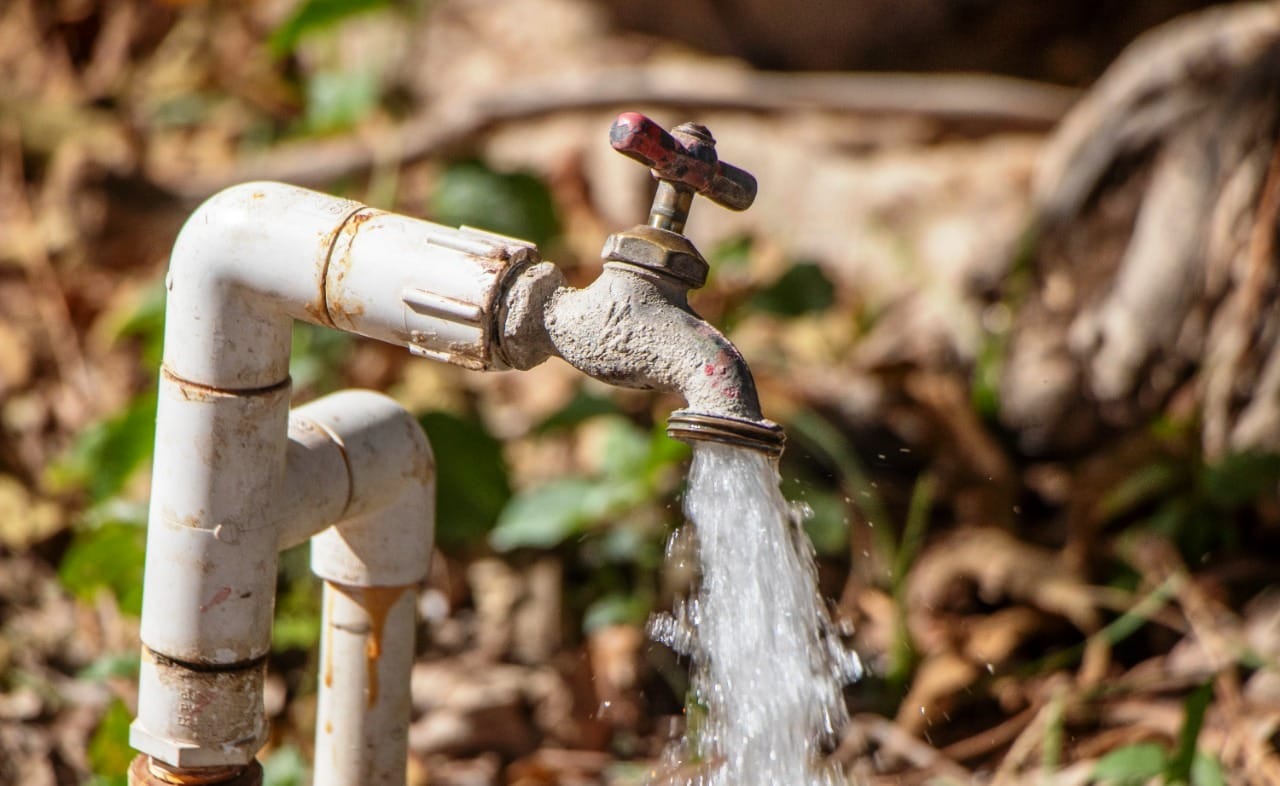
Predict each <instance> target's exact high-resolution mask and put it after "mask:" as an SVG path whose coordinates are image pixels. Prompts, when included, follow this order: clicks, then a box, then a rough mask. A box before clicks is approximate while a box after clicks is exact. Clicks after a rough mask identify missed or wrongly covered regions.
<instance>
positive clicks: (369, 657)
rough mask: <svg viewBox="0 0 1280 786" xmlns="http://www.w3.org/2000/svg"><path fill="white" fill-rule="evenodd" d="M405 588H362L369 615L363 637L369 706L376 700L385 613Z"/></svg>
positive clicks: (387, 612)
mask: <svg viewBox="0 0 1280 786" xmlns="http://www.w3.org/2000/svg"><path fill="white" fill-rule="evenodd" d="M407 589H409V588H408V587H407V586H399V587H365V588H364V589H363V590H362V594H363V596H364V597H363V600H364V603H363V605H364V610H365V613H366V614H368V615H369V638H367V639H365V644H364V655H365V667H366V668H367V669H368V672H367V675H368V681H367V685H368V686H369V687H368V702H369V706H370V707H372V706H373V705H374V704H376V703H377V701H378V659H379V658H380V657H382V633H383V630H384V629H385V628H386V626H387V615H388V614H390V613H391V607H392V606H394V605H395V604H396V601H398V600H400V596H401V595H403V594H404V591H405V590H407Z"/></svg>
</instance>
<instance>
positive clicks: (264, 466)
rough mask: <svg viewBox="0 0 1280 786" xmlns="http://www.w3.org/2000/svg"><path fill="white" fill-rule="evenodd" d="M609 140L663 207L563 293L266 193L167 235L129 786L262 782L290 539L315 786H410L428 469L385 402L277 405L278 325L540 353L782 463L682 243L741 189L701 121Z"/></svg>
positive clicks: (748, 196)
mask: <svg viewBox="0 0 1280 786" xmlns="http://www.w3.org/2000/svg"><path fill="white" fill-rule="evenodd" d="M610 142H611V144H612V145H613V147H614V148H615V149H616V150H618V151H619V152H621V153H623V154H625V155H627V156H629V157H631V158H633V159H635V160H637V161H639V162H641V163H643V164H645V165H647V166H649V167H650V169H651V170H652V172H653V174H654V176H655V177H656V178H657V179H658V186H657V193H656V196H655V198H654V202H653V207H652V209H651V211H650V217H649V223H648V224H643V225H639V226H635V227H632V228H631V229H628V230H626V231H623V232H619V233H617V234H614V235H612V236H610V237H609V238H608V240H607V241H606V242H605V245H604V250H603V253H602V256H603V257H604V259H605V264H604V270H603V272H602V273H601V274H600V276H599V278H597V279H596V281H595V282H593V283H592V284H591V285H590V286H588V287H586V288H583V289H575V288H572V287H569V286H567V285H566V284H565V279H564V276H563V275H562V274H561V273H560V271H559V270H558V269H557V268H556V267H555V266H554V265H552V264H550V263H547V262H543V261H542V260H541V258H540V256H539V253H538V249H537V248H536V247H534V246H533V245H532V244H530V243H527V242H524V241H522V240H518V239H515V238H510V237H505V236H501V235H496V234H493V233H489V232H484V231H481V230H477V229H472V228H469V227H461V228H457V229H455V228H451V227H444V226H440V225H438V224H433V223H431V222H427V221H421V220H418V219H414V218H410V217H407V216H401V215H396V214H393V213H389V212H386V211H382V210H377V209H374V208H370V207H367V206H365V205H361V204H359V203H357V202H353V201H350V200H346V199H340V198H337V197H332V196H328V195H325V194H319V193H316V192H313V191H307V190H304V189H300V188H296V187H293V186H289V185H284V184H281V183H247V184H243V185H239V186H234V187H232V188H229V189H226V190H225V191H222V192H221V193H219V194H216V195H214V196H213V197H211V198H210V199H209V200H208V201H206V202H205V203H204V204H203V205H201V206H200V207H199V208H197V209H196V211H195V212H194V213H193V214H192V215H191V217H190V218H189V219H188V220H187V222H186V224H185V225H184V226H183V229H182V231H181V232H180V233H179V236H178V239H177V241H176V242H175V244H174V248H173V252H172V255H171V258H170V267H169V272H168V275H167V276H166V280H165V286H166V289H167V290H168V301H167V303H166V312H165V313H166V321H165V343H164V363H163V367H162V369H161V373H160V382H159V406H158V411H157V422H156V450H155V458H154V462H153V475H152V485H151V489H152V491H151V500H150V509H149V517H148V531H147V557H146V570H145V576H144V583H143V609H142V625H141V638H142V643H143V647H142V666H141V669H140V673H139V688H138V716H137V718H136V719H135V720H134V722H133V725H132V726H131V729H130V743H131V744H132V746H133V747H134V748H135V749H137V750H138V751H139V756H138V757H137V758H136V759H135V760H134V762H133V764H132V765H131V766H130V769H129V782H130V783H131V784H133V786H144V785H145V786H175V784H176V785H177V786H196V784H200V785H202V786H213V784H221V785H222V786H255V784H257V783H259V782H260V780H261V767H260V766H259V765H257V764H256V762H255V760H254V757H255V754H256V753H257V751H258V750H259V749H260V748H261V747H262V745H263V744H264V743H265V742H266V739H267V724H266V720H265V715H264V710H263V681H264V678H265V668H266V659H267V655H268V653H269V651H270V646H271V622H272V612H273V606H274V600H275V584H276V567H277V558H278V554H279V552H280V550H282V549H284V548H288V547H289V546H292V545H296V544H299V543H303V542H306V541H307V540H310V541H311V544H312V550H311V568H312V572H313V573H315V574H316V575H317V576H318V577H320V578H321V579H322V580H323V582H324V600H323V605H324V617H323V619H322V634H321V636H322V641H321V664H322V665H321V679H320V686H319V702H318V714H319V717H318V718H317V723H316V725H317V730H316V768H315V784H316V786H350V785H351V784H356V783H360V784H388V785H389V786H396V785H397V784H403V782H404V777H405V773H404V762H405V753H406V746H407V725H408V719H409V706H408V700H407V698H406V691H404V690H402V689H400V690H397V689H395V688H393V687H392V686H397V685H399V686H403V685H405V684H407V683H408V679H409V669H410V667H411V665H412V660H413V630H414V602H413V598H414V592H413V591H412V589H413V588H414V587H415V586H416V585H417V584H418V583H419V582H421V581H422V580H423V579H425V577H426V569H427V563H428V561H429V555H430V551H431V548H432V531H433V526H434V482H435V473H434V459H433V457H432V453H431V448H430V444H429V442H428V441H427V437H426V435H424V434H423V433H422V429H421V427H420V426H419V425H418V423H417V421H416V420H415V419H414V418H413V416H412V415H411V414H410V413H408V412H406V411H404V410H403V409H402V408H401V407H399V406H398V405H397V404H396V403H395V402H394V401H391V400H390V399H388V398H386V397H385V396H381V395H379V394H375V393H371V392H368V391H344V392H339V393H336V394H333V395H331V396H328V397H325V398H323V399H320V400H318V401H315V402H312V403H310V404H307V405H306V406H303V407H300V408H298V409H295V410H290V405H289V398H290V391H291V381H290V379H289V373H288V368H289V348H290V337H291V330H292V324H293V321H294V320H302V321H306V322H310V323H313V324H318V325H324V326H327V327H331V328H334V329H337V330H343V331H346V332H350V333H355V334H359V335H363V336H367V337H370V338H374V339H378V340H382V341H386V342H389V343H393V344H398V345H401V346H404V347H406V348H407V349H408V350H409V351H410V352H411V353H412V354H414V355H417V356H421V357H425V358H430V359H434V360H439V361H444V362H449V363H453V364H456V365H460V366H463V367H465V368H469V369H475V370H489V369H495V370H498V369H527V368H531V367H533V366H535V365H537V364H538V363H541V362H543V361H544V360H546V359H547V358H549V357H551V356H557V357H560V358H563V359H564V360H565V361H567V362H568V363H570V364H571V365H573V366H574V367H576V368H578V369H580V370H581V371H583V372H584V373H586V374H588V375H590V376H592V377H595V378H596V379H600V380H603V381H605V382H608V383H611V384H616V385H622V386H626V387H633V388H642V389H652V390H661V391H669V392H676V393H679V394H680V395H682V396H683V397H684V399H685V401H686V404H687V406H686V408H684V409H681V410H678V411H676V412H674V413H673V414H672V416H671V418H670V420H669V422H668V433H670V434H671V435H672V436H673V437H675V438H677V439H681V440H686V441H699V440H709V441H718V442H724V443H729V444H734V445H738V446H743V447H746V448H750V449H753V450H758V451H761V452H764V453H766V454H768V455H770V456H773V457H776V456H778V455H779V454H780V453H781V451H782V446H783V440H784V437H783V433H782V429H781V428H780V427H778V426H777V425H776V424H774V423H772V422H770V421H768V420H766V419H765V418H764V417H763V415H762V414H761V411H760V402H759V397H758V395H757V393H756V390H755V385H754V382H753V381H752V378H751V372H750V370H749V369H748V367H747V365H746V363H745V361H744V360H743V358H742V355H741V354H740V353H739V352H738V350H737V349H736V348H735V347H734V346H733V345H732V344H731V343H730V342H729V341H728V340H727V339H726V338H725V337H724V336H723V335H722V334H721V333H720V332H719V331H717V330H716V329H715V328H713V327H712V326H710V325H709V324H707V323H706V322H705V321H704V320H702V319H701V318H699V317H698V316H697V314H695V313H694V312H693V310H692V309H691V308H690V307H689V304H688V292H689V290H690V289H692V288H695V287H699V286H701V285H702V284H703V283H704V282H705V280H706V275H707V263H706V260H705V259H703V257H702V255H701V254H699V253H698V251H697V249H696V248H694V246H693V244H692V243H690V242H689V240H688V239H687V238H685V237H684V235H683V234H681V232H682V231H683V228H684V224H685V221H686V220H687V217H688V212H689V208H690V206H691V204H692V201H693V197H694V195H695V194H701V195H703V196H705V197H707V198H709V199H711V200H712V201H714V202H716V203H718V204H720V205H723V206H725V207H728V208H731V209H735V210H743V209H746V208H747V207H748V206H749V205H750V204H751V202H752V201H753V200H754V197H755V193H756V184H755V180H754V178H752V176H751V175H749V174H748V173H746V172H744V171H742V170H740V169H738V168H736V167H733V166H731V165H729V164H725V163H723V162H720V161H718V159H717V157H716V154H715V149H714V144H715V142H714V139H713V138H712V137H711V134H710V133H709V132H708V131H707V130H706V129H705V128H703V127H701V126H696V125H692V124H686V125H682V126H678V127H677V128H675V129H674V130H673V131H672V132H671V133H668V132H666V131H664V130H663V129H662V128H660V127H659V126H658V125H657V124H655V123H654V122H653V121H651V120H649V119H648V118H645V117H643V116H641V115H638V114H635V113H624V114H623V115H621V116H619V118H618V120H617V121H616V122H615V123H614V124H613V127H612V129H611V131H610Z"/></svg>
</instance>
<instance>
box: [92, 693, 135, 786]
mask: <svg viewBox="0 0 1280 786" xmlns="http://www.w3.org/2000/svg"><path fill="white" fill-rule="evenodd" d="M132 721H133V714H132V713H130V712H129V708H128V707H126V706H124V702H122V701H120V700H119V699H116V700H115V701H113V702H111V704H110V705H109V706H108V707H107V712H106V714H104V715H103V716H102V720H100V721H98V728H97V730H95V731H94V732H93V736H92V737H91V738H90V739H89V747H88V749H87V750H86V751H85V757H86V758H87V759H88V761H89V768H90V770H92V771H93V776H94V777H93V779H92V781H91V784H92V786H124V785H125V783H126V782H127V778H126V775H125V773H127V772H128V771H129V763H130V762H131V761H133V755H134V754H133V750H132V749H131V748H130V747H129V724H130V723H131V722H132Z"/></svg>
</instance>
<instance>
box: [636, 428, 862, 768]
mask: <svg viewBox="0 0 1280 786" xmlns="http://www.w3.org/2000/svg"><path fill="white" fill-rule="evenodd" d="M685 512H686V514H687V515H688V517H689V520H690V521H691V522H692V523H693V527H694V534H695V536H696V540H697V545H698V558H699V563H700V572H701V582H700V585H699V588H698V591H697V593H696V595H695V596H694V597H692V598H690V599H687V600H685V601H683V602H681V603H678V604H677V605H676V608H675V609H674V611H673V612H672V614H670V615H660V616H657V617H655V618H654V620H653V621H652V622H651V624H650V635H652V636H653V637H654V638H656V639H658V640H659V641H662V642H663V643H665V644H667V645H668V646H670V647H672V648H673V649H675V650H676V651H678V652H681V653H683V654H685V655H688V656H689V657H690V658H691V659H692V661H693V686H692V687H693V693H694V699H695V701H694V702H693V703H692V704H691V709H690V711H689V713H688V716H689V717H688V722H687V728H686V732H685V737H684V740H683V741H682V742H681V743H680V744H679V745H677V746H675V747H673V748H672V749H671V750H670V751H668V759H669V761H668V764H669V765H671V766H672V768H673V769H674V768H678V774H677V775H675V776H673V775H671V774H670V773H667V774H666V775H664V776H663V777H664V781H663V782H664V783H676V784H683V785H684V786H832V785H833V784H837V783H843V782H844V781H843V780H842V777H841V775H840V774H839V771H838V770H837V769H836V768H834V767H831V766H828V765H826V764H824V763H823V761H822V758H823V757H822V753H823V750H824V749H825V748H826V747H827V746H829V745H830V743H831V742H832V739H833V737H834V735H835V734H836V733H837V731H838V730H839V728H840V727H841V725H842V723H843V722H844V720H845V707H844V701H843V698H842V696H841V692H842V689H843V687H844V685H845V684H847V683H849V682H851V681H853V680H854V679H857V677H858V676H859V675H860V674H861V672H862V667H861V664H860V663H859V661H858V659H857V656H856V655H855V654H853V653H852V652H850V651H849V650H847V649H846V648H845V647H844V645H843V644H842V642H841V641H840V638H839V636H837V635H836V634H835V632H834V631H833V629H832V625H831V620H830V618H829V616H828V614H827V609H826V604H825V603H824V602H823V600H822V599H821V598H820V597H819V596H818V593H817V588H816V582H815V574H814V565H813V550H812V547H811V546H810V544H809V540H808V538H807V537H806V536H805V534H804V532H803V530H802V528H801V526H800V525H801V522H802V516H801V514H800V513H799V512H798V511H797V510H795V509H794V508H793V507H792V506H791V505H790V504H788V503H787V501H786V500H785V499H784V498H783V497H782V494H781V492H780V491H779V488H778V473H777V470H776V468H775V467H774V465H773V462H771V461H770V460H769V458H768V457H766V456H765V455H763V454H762V453H759V452H757V451H751V450H745V449H741V448H735V447H731V446H728V445H721V444H718V443H713V442H699V443H697V444H695V446H694V452H693V468H692V470H691V471H690V474H689V490H688V494H687V496H686V498H685Z"/></svg>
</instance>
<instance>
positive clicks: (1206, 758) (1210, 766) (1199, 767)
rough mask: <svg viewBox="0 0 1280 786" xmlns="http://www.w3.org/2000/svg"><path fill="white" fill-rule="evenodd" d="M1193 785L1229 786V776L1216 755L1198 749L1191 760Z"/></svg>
mask: <svg viewBox="0 0 1280 786" xmlns="http://www.w3.org/2000/svg"><path fill="white" fill-rule="evenodd" d="M1191 786H1227V776H1226V774H1225V773H1224V772H1223V771H1222V764H1221V763H1220V762H1219V761H1218V759H1217V758H1216V757H1214V756H1210V755H1209V754H1207V753H1205V752H1204V751H1196V755H1195V758H1194V759H1192V761H1191Z"/></svg>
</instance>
